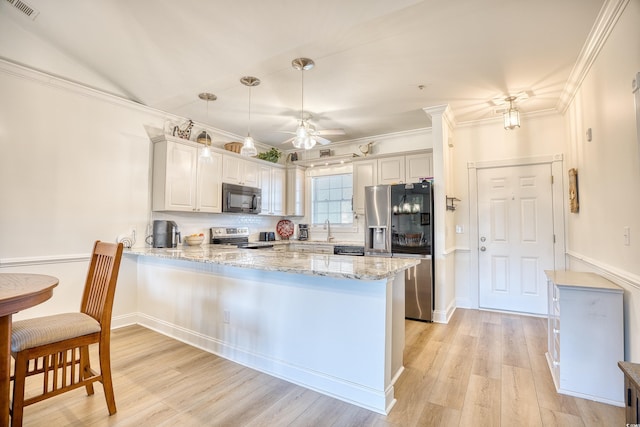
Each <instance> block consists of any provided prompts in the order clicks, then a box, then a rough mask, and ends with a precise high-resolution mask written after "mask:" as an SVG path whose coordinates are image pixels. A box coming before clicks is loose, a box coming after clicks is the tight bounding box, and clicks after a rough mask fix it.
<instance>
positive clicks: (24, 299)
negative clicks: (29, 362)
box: [0, 273, 58, 426]
mask: <svg viewBox="0 0 640 427" xmlns="http://www.w3.org/2000/svg"><path fill="white" fill-rule="evenodd" d="M56 286H58V279H57V278H55V277H53V276H46V275H44V274H23V273H0V426H8V425H9V393H10V387H9V385H10V382H11V315H13V314H14V313H17V312H19V311H20V310H24V309H25V308H29V307H33V306H34V305H38V304H40V303H42V302H44V301H46V300H48V299H49V298H51V295H53V288H55V287H56Z"/></svg>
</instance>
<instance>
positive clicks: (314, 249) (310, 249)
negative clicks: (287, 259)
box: [288, 243, 333, 254]
mask: <svg viewBox="0 0 640 427" xmlns="http://www.w3.org/2000/svg"><path fill="white" fill-rule="evenodd" d="M288 250H289V252H305V253H314V254H333V245H323V244H318V243H290V244H289V248H288Z"/></svg>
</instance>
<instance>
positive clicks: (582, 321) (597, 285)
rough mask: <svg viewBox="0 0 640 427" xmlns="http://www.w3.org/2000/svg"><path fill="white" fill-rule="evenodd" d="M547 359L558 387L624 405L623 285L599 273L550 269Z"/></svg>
mask: <svg viewBox="0 0 640 427" xmlns="http://www.w3.org/2000/svg"><path fill="white" fill-rule="evenodd" d="M545 274H546V275H547V279H548V304H549V320H548V322H549V323H548V331H547V333H548V346H547V349H548V352H547V362H548V363H549V368H550V370H551V376H552V377H553V382H554V384H555V387H556V390H557V391H558V393H562V394H567V395H571V396H576V397H581V398H585V399H590V400H595V401H598V402H603V403H607V404H610V405H617V406H623V404H624V396H623V381H624V379H623V375H622V372H620V370H619V369H618V362H619V361H621V360H623V359H624V324H623V304H622V302H623V301H622V299H623V289H622V288H621V287H619V286H617V285H616V284H614V283H612V282H610V281H609V280H607V279H605V278H603V277H601V276H599V275H597V274H594V273H584V272H575V271H545Z"/></svg>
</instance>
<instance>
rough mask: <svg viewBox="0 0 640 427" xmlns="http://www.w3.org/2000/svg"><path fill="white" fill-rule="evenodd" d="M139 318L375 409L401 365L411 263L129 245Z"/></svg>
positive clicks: (388, 399) (384, 401) (383, 404)
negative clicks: (134, 259)
mask: <svg viewBox="0 0 640 427" xmlns="http://www.w3.org/2000/svg"><path fill="white" fill-rule="evenodd" d="M126 255H127V256H137V257H138V260H137V289H138V294H137V297H138V307H139V313H138V316H139V323H140V324H142V325H144V326H146V327H149V328H151V329H154V330H157V331H159V332H162V333H164V334H166V335H168V336H171V337H174V338H176V339H179V340H181V341H184V342H187V343H189V344H192V345H194V346H197V347H199V348H202V349H205V350H207V351H210V352H213V353H215V354H218V355H220V356H222V357H225V358H227V359H230V360H232V361H235V362H237V363H240V364H242V365H246V366H249V367H251V368H254V369H257V370H259V371H262V372H265V373H268V374H271V375H274V376H276V377H279V378H283V379H285V380H288V381H291V382H293V383H296V384H299V385H302V386H304V387H307V388H310V389H313V390H316V391H319V392H321V393H324V394H327V395H330V396H334V397H336V398H338V399H341V400H344V401H347V402H350V403H353V404H356V405H359V406H362V407H364V408H367V409H370V410H372V411H376V412H379V413H383V414H386V413H388V412H389V411H390V410H391V408H392V407H393V405H394V403H395V398H394V383H395V381H396V380H397V378H398V377H399V376H400V374H401V373H402V371H403V365H402V357H403V349H404V270H406V269H407V268H409V267H412V266H413V265H415V264H416V262H415V261H414V260H410V259H396V258H376V257H350V256H336V255H329V254H315V253H304V252H296V251H285V250H273V249H269V250H264V249H261V250H250V249H238V248H235V247H229V246H223V245H204V246H196V247H181V248H175V249H153V248H133V249H130V250H128V251H126Z"/></svg>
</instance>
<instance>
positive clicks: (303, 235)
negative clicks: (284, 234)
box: [298, 224, 309, 240]
mask: <svg viewBox="0 0 640 427" xmlns="http://www.w3.org/2000/svg"><path fill="white" fill-rule="evenodd" d="M298 240H309V224H298Z"/></svg>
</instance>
